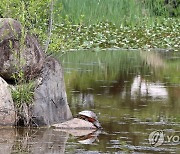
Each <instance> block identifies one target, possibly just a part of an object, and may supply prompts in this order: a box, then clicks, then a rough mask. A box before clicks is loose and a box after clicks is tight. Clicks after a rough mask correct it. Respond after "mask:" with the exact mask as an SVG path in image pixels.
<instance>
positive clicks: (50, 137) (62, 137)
mask: <svg viewBox="0 0 180 154" xmlns="http://www.w3.org/2000/svg"><path fill="white" fill-rule="evenodd" d="M68 137H69V135H68V133H66V132H55V131H53V130H52V129H47V130H46V131H42V132H40V134H36V135H35V136H34V137H33V136H32V137H31V139H32V140H31V142H33V143H36V144H33V145H32V147H31V149H30V151H31V153H33V154H44V153H51V154H53V153H57V154H58V153H59V154H61V153H62V154H63V153H64V152H65V146H66V142H67V139H68Z"/></svg>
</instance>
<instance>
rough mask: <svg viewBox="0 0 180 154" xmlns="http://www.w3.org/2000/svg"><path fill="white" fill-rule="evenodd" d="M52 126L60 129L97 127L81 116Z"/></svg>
mask: <svg viewBox="0 0 180 154" xmlns="http://www.w3.org/2000/svg"><path fill="white" fill-rule="evenodd" d="M52 127H55V128H60V129H96V127H95V126H94V125H93V124H92V123H91V122H88V121H85V120H82V119H79V118H74V119H71V120H69V121H66V122H63V123H60V124H54V125H52Z"/></svg>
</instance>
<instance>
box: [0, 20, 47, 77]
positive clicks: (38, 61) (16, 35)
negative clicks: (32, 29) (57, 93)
mask: <svg viewBox="0 0 180 154" xmlns="http://www.w3.org/2000/svg"><path fill="white" fill-rule="evenodd" d="M23 37H24V38H23ZM23 39H24V46H23V45H22V40H23ZM0 55H1V56H0V75H1V76H2V77H3V78H4V79H11V78H12V75H13V74H14V73H15V72H18V69H19V68H20V69H21V70H23V72H24V73H25V75H26V77H29V78H31V77H34V76H36V75H37V74H38V72H39V71H40V70H41V68H42V65H43V62H44V52H43V50H42V49H41V46H40V45H39V43H38V41H37V39H36V38H35V37H34V36H32V35H29V34H26V36H23V35H22V26H21V24H20V22H18V21H16V20H13V19H11V18H0ZM18 67H19V68H18ZM21 67H22V68H21Z"/></svg>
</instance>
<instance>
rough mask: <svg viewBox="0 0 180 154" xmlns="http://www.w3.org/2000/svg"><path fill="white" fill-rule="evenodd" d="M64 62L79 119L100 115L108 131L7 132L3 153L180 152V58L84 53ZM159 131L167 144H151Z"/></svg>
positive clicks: (0, 133)
mask: <svg viewBox="0 0 180 154" xmlns="http://www.w3.org/2000/svg"><path fill="white" fill-rule="evenodd" d="M59 59H60V60H61V62H62V65H63V66H64V72H65V82H66V90H67V95H68V102H69V105H70V108H71V110H72V113H73V115H76V114H77V113H78V112H79V111H82V110H86V109H88V110H92V111H94V112H95V113H97V115H98V117H99V121H100V122H101V124H102V126H103V128H104V129H103V131H102V132H91V131H89V132H88V131H85V132H83V131H81V132H78V131H74V132H72V131H67V132H62V131H60V130H53V129H45V128H41V129H22V128H19V129H11V128H1V129H0V154H1V153H2V154H4V153H37V154H41V153H42V154H44V153H84V154H85V153H92V154H94V153H180V141H179V140H180V139H179V136H180V114H179V113H180V112H179V109H180V54H179V53H173V52H171V53H168V52H166V53H158V52H145V51H143V52H138V51H101V52H90V51H80V52H71V53H68V54H66V55H64V56H62V57H60V58H59ZM156 130H163V132H162V133H163V135H164V142H163V143H162V144H161V141H162V140H158V139H157V138H156V137H158V136H154V137H155V139H156V140H155V141H158V142H155V145H151V144H150V143H149V140H148V136H149V134H150V133H151V132H153V131H156ZM88 134H89V135H88ZM161 137H162V136H161ZM168 137H169V140H168ZM158 143H159V144H161V145H158Z"/></svg>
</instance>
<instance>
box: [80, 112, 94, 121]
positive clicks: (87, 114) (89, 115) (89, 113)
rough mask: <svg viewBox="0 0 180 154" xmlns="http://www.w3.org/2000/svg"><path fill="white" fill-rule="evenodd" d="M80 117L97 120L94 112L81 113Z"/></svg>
mask: <svg viewBox="0 0 180 154" xmlns="http://www.w3.org/2000/svg"><path fill="white" fill-rule="evenodd" d="M78 115H82V116H86V117H89V118H92V119H95V120H97V116H96V114H95V113H94V112H92V111H88V110H85V111H81V112H79V113H78Z"/></svg>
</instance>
